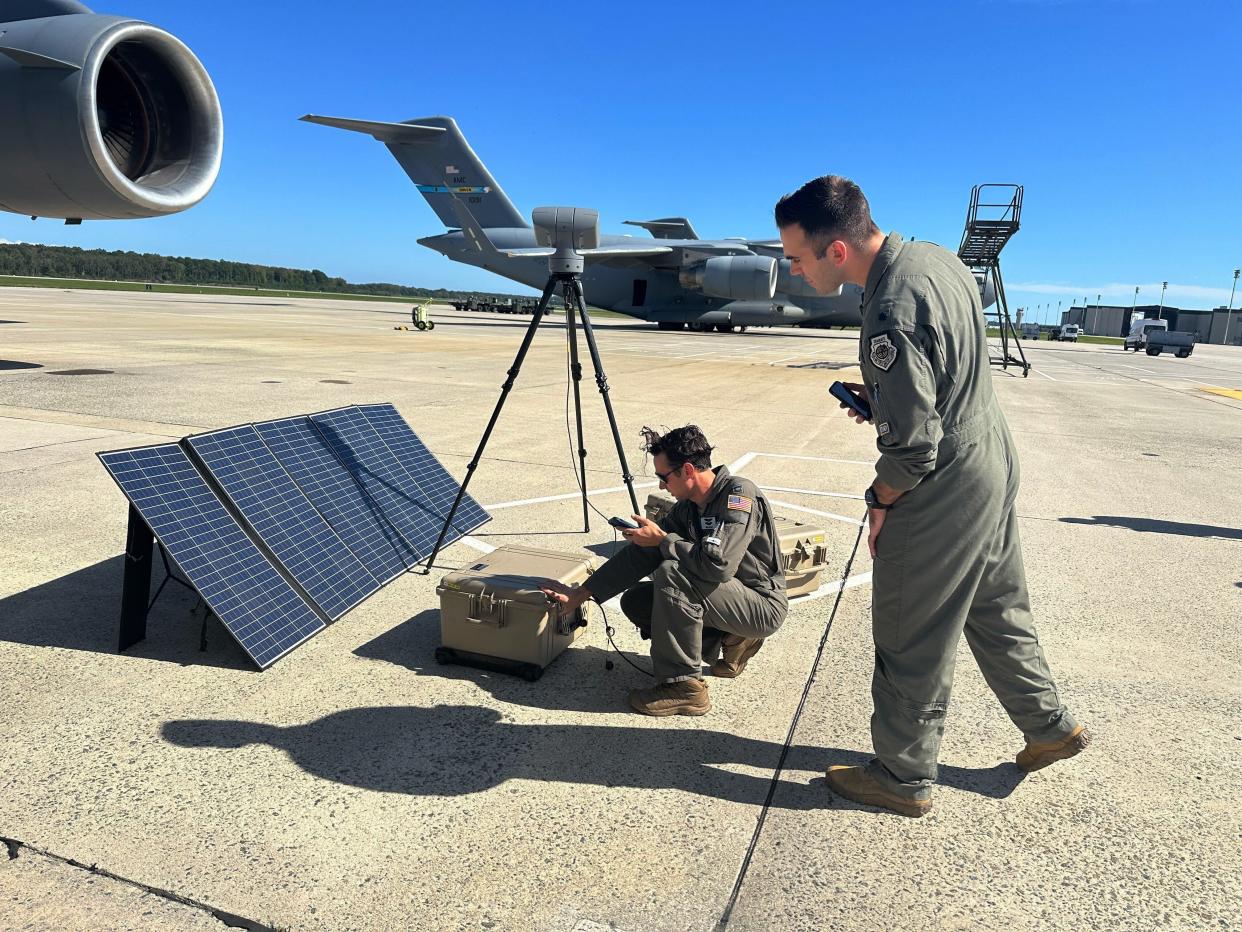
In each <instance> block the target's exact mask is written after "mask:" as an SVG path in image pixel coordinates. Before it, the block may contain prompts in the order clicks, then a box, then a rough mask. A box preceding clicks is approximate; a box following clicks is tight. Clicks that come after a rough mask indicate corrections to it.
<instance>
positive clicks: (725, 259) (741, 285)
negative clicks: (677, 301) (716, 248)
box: [681, 256, 776, 301]
mask: <svg viewBox="0 0 1242 932" xmlns="http://www.w3.org/2000/svg"><path fill="white" fill-rule="evenodd" d="M681 284H682V287H684V288H698V289H700V290H701V291H703V293H704V294H709V295H713V296H714V297H717V298H731V299H733V300H735V301H761V300H765V299H768V298H771V297H772V295H774V294H775V293H776V260H775V259H772V258H769V257H768V256H717V257H716V258H714V259H708V260H707V261H705V262H699V263H696V264H694V265H690V266H685V267H683V268H682V270H681Z"/></svg>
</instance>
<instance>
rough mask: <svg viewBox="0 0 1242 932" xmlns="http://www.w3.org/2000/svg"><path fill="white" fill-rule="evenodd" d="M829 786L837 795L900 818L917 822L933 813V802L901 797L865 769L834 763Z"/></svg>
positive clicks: (830, 771)
mask: <svg viewBox="0 0 1242 932" xmlns="http://www.w3.org/2000/svg"><path fill="white" fill-rule="evenodd" d="M828 786H829V787H831V789H832V791H833V792H834V793H836V794H837V795H838V796H844V797H845V798H846V799H852V800H853V801H854V802H856V803H862V804H863V805H864V806H876V807H878V808H880V809H887V810H888V811H889V812H895V813H897V814H898V815H903V816H909V817H910V818H912V819H917V818H919V817H920V816H925V815H927V813H929V812H931V807H932V801H931V800H930V799H910V798H909V797H908V796H898V795H897V794H896V793H893V792H891V791H889V790H887V789H885V788H884V787H883V786H881V785H880V783H879V782H878V781H877V780H876V779H875V777H873V776H871V774H870V773H868V772H867V768H866V767H846V766H845V765H844V764H834V765H833V766H831V767H829V768H828Z"/></svg>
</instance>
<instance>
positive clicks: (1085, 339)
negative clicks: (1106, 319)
mask: <svg viewBox="0 0 1242 932" xmlns="http://www.w3.org/2000/svg"><path fill="white" fill-rule="evenodd" d="M988 336H989V337H995V338H996V339H998V340H999V339H1000V331H999V330H997V329H996V328H995V327H989V328H988ZM1020 339H1021V340H1022V342H1023V343H1036V342H1039V343H1057V342H1060V341H1058V340H1049V339H1047V338H1044V339H1041V340H1038V341H1037V340H1034V339H1032V338H1030V337H1020ZM1078 342H1079V343H1103V344H1106V345H1108V344H1111V345H1113V346H1120V345H1121V344H1122V343H1124V342H1125V339H1124V338H1123V337H1089V336H1087V335H1086V334H1081V333H1080V334H1079V335H1078Z"/></svg>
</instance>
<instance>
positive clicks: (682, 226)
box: [622, 217, 699, 239]
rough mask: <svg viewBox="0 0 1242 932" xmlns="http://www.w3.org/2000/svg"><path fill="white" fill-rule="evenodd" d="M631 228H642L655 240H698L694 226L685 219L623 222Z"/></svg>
mask: <svg viewBox="0 0 1242 932" xmlns="http://www.w3.org/2000/svg"><path fill="white" fill-rule="evenodd" d="M622 222H623V223H625V224H627V225H629V226H632V227H642V228H643V229H644V230H647V231H648V232H649V233H650V234H651V235H652V236H654V237H655V238H656V239H698V238H699V234H698V233H696V232H694V226H693V225H692V224H691V223H690V221H689V220H687V219H686V218H685V217H661V218H660V219H659V220H624V221H622Z"/></svg>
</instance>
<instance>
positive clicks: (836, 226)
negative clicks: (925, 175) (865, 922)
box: [775, 175, 880, 259]
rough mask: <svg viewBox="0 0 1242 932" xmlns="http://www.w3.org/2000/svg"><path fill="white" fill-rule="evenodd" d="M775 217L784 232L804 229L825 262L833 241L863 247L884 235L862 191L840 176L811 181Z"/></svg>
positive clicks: (782, 201)
mask: <svg viewBox="0 0 1242 932" xmlns="http://www.w3.org/2000/svg"><path fill="white" fill-rule="evenodd" d="M775 213H776V225H777V226H778V227H780V228H781V229H784V228H785V227H788V226H793V225H794V224H795V223H796V224H798V226H800V227H802V229H803V230H804V231H805V232H806V235H807V239H809V240H810V241H811V244H812V245H813V246H814V247H815V258H817V259H822V258H824V255H825V254H826V253H827V252H828V247H829V246H830V245H832V242H833V240H838V239H840V240H845V242H847V243H849V244H850V245H851V246H861V245H863V243H865V242H866V241H867V240H869V239H870V238H871V237H873V236H875V234H877V233H879V232H880V228H879V227H878V226H876V225H875V221H874V220H872V219H871V205H870V204H868V203H867V197H866V195H864V194H863V193H862V188H860V187H858V185H856V184H854V182H852V181H850V180H849V179H848V178H842V177H841V176H840V175H824V176H823V177H822V178H815V179H814V180H812V181H808V182H807V183H806V184H804V185H803V186H802V187H800V188H799V189H798V190H797V191H795V192H794V193H793V194H786V195H785V196H784V197H782V198H781V199H780V200H779V201H777V202H776V211H775Z"/></svg>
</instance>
